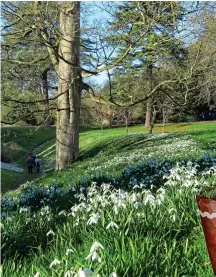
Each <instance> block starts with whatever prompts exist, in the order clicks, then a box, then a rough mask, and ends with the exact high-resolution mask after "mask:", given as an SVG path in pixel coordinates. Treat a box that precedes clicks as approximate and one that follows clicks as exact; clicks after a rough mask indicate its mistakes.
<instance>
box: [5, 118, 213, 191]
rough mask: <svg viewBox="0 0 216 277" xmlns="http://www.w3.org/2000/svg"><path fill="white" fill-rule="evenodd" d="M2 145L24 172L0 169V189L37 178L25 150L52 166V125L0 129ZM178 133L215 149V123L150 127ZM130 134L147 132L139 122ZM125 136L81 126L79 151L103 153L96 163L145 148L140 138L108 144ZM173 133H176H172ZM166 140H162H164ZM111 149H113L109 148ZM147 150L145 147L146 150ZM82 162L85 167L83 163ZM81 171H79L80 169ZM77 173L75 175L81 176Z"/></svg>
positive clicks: (120, 131) (122, 131)
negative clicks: (0, 180) (188, 135)
mask: <svg viewBox="0 0 216 277" xmlns="http://www.w3.org/2000/svg"><path fill="white" fill-rule="evenodd" d="M1 131H2V144H3V147H4V146H8V147H10V149H12V151H11V152H10V157H11V158H12V161H13V162H16V163H18V164H19V165H20V166H21V167H23V168H24V169H25V172H24V173H15V172H10V171H7V170H2V173H1V177H2V192H3V193H4V192H6V191H8V190H13V189H16V188H17V187H18V186H19V184H22V183H24V182H26V181H27V180H28V181H31V180H33V179H35V178H38V177H39V176H38V174H36V173H34V174H33V175H29V174H28V173H27V168H26V155H27V153H28V152H30V151H32V150H34V151H35V152H36V153H37V154H38V155H39V156H40V157H41V158H42V168H43V169H48V168H54V167H55V128H52V129H51V130H48V131H47V130H43V129H36V128H34V127H30V128H25V127H23V128H18V127H9V128H6V127H5V128H2V129H1ZM162 131H165V132H181V133H191V134H192V136H193V138H194V139H195V140H196V141H197V142H198V143H199V145H200V147H201V148H202V149H204V150H207V149H215V148H216V142H215V140H214V136H215V135H216V123H215V122H214V123H211V122H205V123H195V124H187V123H179V124H167V125H166V126H165V129H163V126H162V125H160V124H158V125H156V126H155V128H154V132H162ZM133 133H141V134H142V133H143V134H144V133H147V132H146V129H145V128H144V126H143V125H138V126H132V127H129V135H130V134H133ZM125 136H127V133H126V130H125V128H114V129H105V130H103V131H101V130H100V129H93V128H89V129H81V133H80V153H81V155H82V157H84V158H86V157H88V156H89V157H90V158H93V159H94V156H96V155H97V154H98V153H100V152H101V150H102V149H103V152H104V154H105V151H106V155H103V156H104V157H103V159H99V160H98V162H99V163H104V162H106V161H107V160H108V159H111V158H114V157H115V152H116V151H117V152H118V153H123V152H125V150H126V149H125V147H126V148H127V150H128V151H129V150H130V151H129V152H133V151H134V150H136V149H144V148H146V142H145V140H143V139H142V138H141V142H140V143H138V142H136V140H137V138H135V139H134V141H133V140H132V141H131V139H129V140H128V141H126V142H125V144H123V146H122V148H121V149H116V148H115V147H114V148H113V146H110V145H109V141H111V140H113V139H118V138H119V139H121V138H122V137H125ZM176 136H177V135H176ZM164 143H166V139H164ZM128 144H129V145H128ZM112 148H113V149H112ZM150 149H151V146H150V148H149V149H148V151H149V150H150ZM88 163H89V161H87V160H86V161H84V162H82V163H81V164H82V165H83V166H82V167H83V169H85V167H88ZM85 164H86V166H85ZM79 165H80V162H79V163H77V164H75V165H73V168H74V170H73V171H74V172H75V171H76V169H77V167H78V168H79ZM81 171H83V170H81ZM82 174H83V173H82V172H81V173H80V174H76V175H79V176H82Z"/></svg>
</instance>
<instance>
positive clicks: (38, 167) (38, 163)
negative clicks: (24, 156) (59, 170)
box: [35, 156, 41, 173]
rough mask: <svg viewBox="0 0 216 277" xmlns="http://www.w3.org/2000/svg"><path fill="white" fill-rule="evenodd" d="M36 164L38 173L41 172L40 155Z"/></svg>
mask: <svg viewBox="0 0 216 277" xmlns="http://www.w3.org/2000/svg"><path fill="white" fill-rule="evenodd" d="M35 164H36V168H37V173H39V172H40V165H41V159H40V158H39V157H38V156H37V157H36V159H35Z"/></svg>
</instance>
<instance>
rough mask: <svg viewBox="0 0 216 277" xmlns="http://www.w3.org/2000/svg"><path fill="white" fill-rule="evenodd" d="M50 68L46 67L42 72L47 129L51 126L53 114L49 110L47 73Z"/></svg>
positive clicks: (45, 124) (45, 125)
mask: <svg viewBox="0 0 216 277" xmlns="http://www.w3.org/2000/svg"><path fill="white" fill-rule="evenodd" d="M49 70H50V69H49V68H46V69H45V70H44V72H43V73H42V75H41V77H42V88H43V95H44V98H45V103H44V127H45V128H46V129H50V128H51V116H50V112H49V90H48V80H47V74H48V71H49Z"/></svg>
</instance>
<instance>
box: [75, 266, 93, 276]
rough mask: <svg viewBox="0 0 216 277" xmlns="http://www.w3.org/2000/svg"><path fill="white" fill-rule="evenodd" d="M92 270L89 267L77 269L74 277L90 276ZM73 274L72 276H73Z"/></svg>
mask: <svg viewBox="0 0 216 277" xmlns="http://www.w3.org/2000/svg"><path fill="white" fill-rule="evenodd" d="M92 273H93V271H92V270H91V269H89V268H85V269H83V270H82V269H79V271H78V274H77V276H76V275H75V276H76V277H90V276H91V275H92ZM75 276H74V277H75Z"/></svg>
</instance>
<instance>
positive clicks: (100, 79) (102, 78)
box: [81, 1, 109, 85]
mask: <svg viewBox="0 0 216 277" xmlns="http://www.w3.org/2000/svg"><path fill="white" fill-rule="evenodd" d="M85 4H86V5H89V6H90V9H91V11H92V13H91V15H88V19H87V22H88V25H89V26H92V25H93V22H94V21H95V20H96V19H101V20H102V19H103V20H104V19H108V18H109V15H108V13H106V12H105V11H104V10H102V9H100V7H102V2H101V1H97V2H96V3H95V2H92V1H90V2H86V3H85ZM81 16H82V15H81ZM81 21H82V20H81ZM81 26H82V23H81ZM86 79H87V80H88V81H92V82H95V83H96V84H98V85H102V84H103V83H105V82H106V81H107V80H108V77H107V72H106V71H103V72H101V73H99V74H98V75H96V76H92V77H88V78H86Z"/></svg>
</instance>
